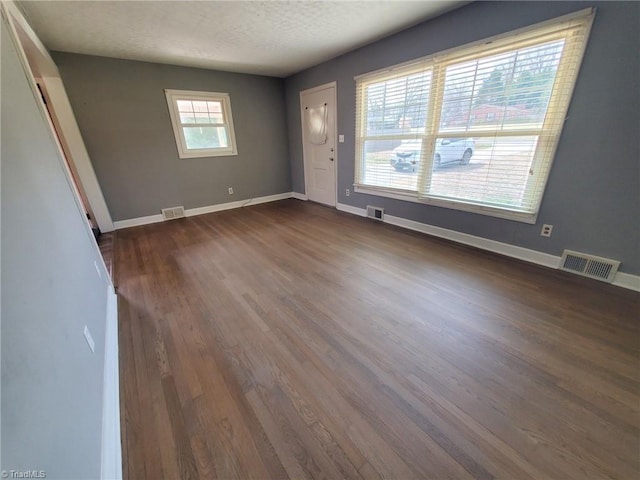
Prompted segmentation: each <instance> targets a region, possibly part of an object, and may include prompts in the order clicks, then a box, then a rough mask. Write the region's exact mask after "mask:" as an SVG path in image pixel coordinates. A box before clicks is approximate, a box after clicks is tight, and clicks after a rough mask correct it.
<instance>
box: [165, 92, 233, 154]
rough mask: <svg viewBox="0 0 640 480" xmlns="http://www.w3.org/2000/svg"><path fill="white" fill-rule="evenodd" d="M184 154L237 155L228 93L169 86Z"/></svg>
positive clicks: (175, 127) (173, 117)
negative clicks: (173, 88)
mask: <svg viewBox="0 0 640 480" xmlns="http://www.w3.org/2000/svg"><path fill="white" fill-rule="evenodd" d="M165 94H166V96H167V104H168V105H169V114H170V115H171V124H172V125H173V133H174V134H175V137H176V145H177V147H178V154H179V155H180V158H196V157H220V156H228V155H237V154H238V151H237V149H236V138H235V134H234V131H233V119H232V117H231V101H230V100H229V94H227V93H213V92H192V91H187V90H165Z"/></svg>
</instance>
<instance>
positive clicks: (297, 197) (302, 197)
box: [291, 192, 309, 202]
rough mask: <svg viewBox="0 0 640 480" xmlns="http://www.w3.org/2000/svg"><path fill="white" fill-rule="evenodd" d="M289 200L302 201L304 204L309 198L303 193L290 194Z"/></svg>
mask: <svg viewBox="0 0 640 480" xmlns="http://www.w3.org/2000/svg"><path fill="white" fill-rule="evenodd" d="M291 198H295V199H297V200H304V201H305V202H306V201H307V200H309V197H308V196H307V195H306V194H304V193H298V192H291Z"/></svg>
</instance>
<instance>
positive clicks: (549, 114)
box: [355, 9, 593, 222]
mask: <svg viewBox="0 0 640 480" xmlns="http://www.w3.org/2000/svg"><path fill="white" fill-rule="evenodd" d="M592 19H593V12H592V10H591V9H589V10H585V11H582V12H578V13H577V14H573V15H570V16H567V17H562V18H560V19H556V20H554V21H551V22H545V23H544V24H541V25H538V26H535V27H531V28H528V29H526V30H525V31H518V32H514V33H511V34H506V35H502V36H500V37H499V38H494V39H491V40H490V41H483V42H480V43H478V44H475V45H472V46H466V47H461V48H457V49H454V50H449V51H447V52H443V53H441V54H436V55H433V56H430V57H428V58H425V59H421V60H419V61H415V62H411V63H408V64H403V65H400V66H397V67H392V68H391V69H387V70H385V71H380V72H374V73H371V74H366V75H362V76H360V77H356V108H357V111H356V123H357V125H356V165H355V167H356V189H357V190H359V191H367V192H369V193H375V192H378V193H379V194H381V195H385V194H400V195H406V196H407V197H413V198H414V199H417V200H419V201H425V202H428V203H433V204H436V205H441V206H449V207H452V208H457V209H464V210H469V211H476V212H480V213H487V214H490V215H495V216H500V217H506V218H512V219H515V220H522V221H528V222H534V221H535V217H536V215H537V212H538V209H539V206H540V202H541V199H542V195H543V193H544V189H545V185H546V181H547V177H548V174H549V171H550V168H551V163H552V160H553V157H554V153H555V150H556V147H557V144H558V140H559V137H560V133H561V131H562V126H563V122H564V118H565V116H566V112H567V109H568V106H569V101H570V98H571V93H572V91H573V86H574V84H575V80H576V77H577V74H578V70H579V66H580V62H581V59H582V55H583V52H584V48H585V45H586V41H587V36H588V33H589V29H590V26H591V22H592Z"/></svg>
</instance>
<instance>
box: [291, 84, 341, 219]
mask: <svg viewBox="0 0 640 480" xmlns="http://www.w3.org/2000/svg"><path fill="white" fill-rule="evenodd" d="M331 87H333V98H332V99H331V100H332V101H333V106H334V107H333V132H332V133H333V138H334V143H335V151H334V153H335V156H334V159H335V160H334V161H333V183H334V192H333V195H334V205H333V208H335V207H336V205H338V161H339V155H338V115H337V113H338V82H337V81H335V80H334V81H333V82H329V83H324V84H322V85H318V86H317V87H313V88H308V89H306V90H300V128H301V130H300V139H301V140H302V169H303V171H304V193H305V196H306V197H307V198H308V196H309V170H310V169H309V168H307V158H306V155H305V154H304V133H303V132H304V131H303V130H302V129H304V104H303V102H302V97H303V96H304V95H308V94H311V93H315V92H318V91H320V90H325V89H327V88H331Z"/></svg>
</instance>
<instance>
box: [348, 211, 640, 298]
mask: <svg viewBox="0 0 640 480" xmlns="http://www.w3.org/2000/svg"><path fill="white" fill-rule="evenodd" d="M336 208H337V209H338V210H340V211H342V212H347V213H351V214H353V215H358V216H360V217H366V216H367V211H366V209H364V208H359V207H353V206H351V205H346V204H343V203H339V204H337V205H336ZM383 221H384V222H385V223H388V224H390V225H396V226H398V227H402V228H406V229H408V230H413V231H416V232H421V233H425V234H427V235H432V236H434V237H439V238H444V239H446V240H451V241H453V242H456V243H462V244H464V245H469V246H471V247H476V248H479V249H481V250H487V251H489V252H494V253H498V254H500V255H505V256H507V257H511V258H516V259H518V260H523V261H525V262H529V263H534V264H536V265H542V266H544V267H548V268H554V269H557V268H558V266H559V265H560V258H561V257H559V256H556V255H550V254H548V253H543V252H538V251H536V250H531V249H529V248H524V247H518V246H515V245H509V244H508V243H502V242H498V241H496V240H489V239H487V238H482V237H477V236H475V235H469V234H467V233H461V232H456V231H455V230H449V229H446V228H441V227H436V226H433V225H429V224H427V223H421V222H416V221H413V220H407V219H406V218H402V217H395V216H393V215H385V216H384V220H383ZM613 285H616V286H619V287H622V288H627V289H630V290H635V291H638V292H640V276H637V275H631V274H628V273H624V272H618V273H617V274H616V277H615V279H614V281H613Z"/></svg>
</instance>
